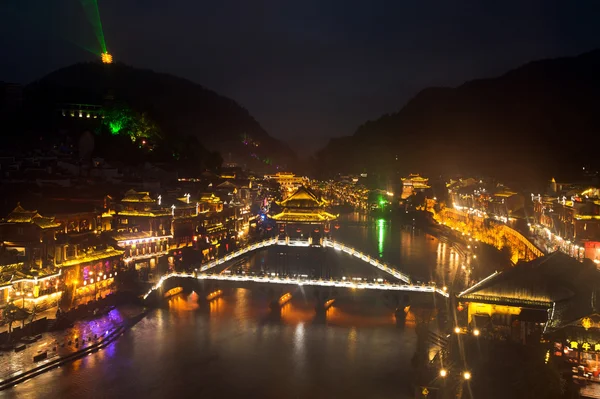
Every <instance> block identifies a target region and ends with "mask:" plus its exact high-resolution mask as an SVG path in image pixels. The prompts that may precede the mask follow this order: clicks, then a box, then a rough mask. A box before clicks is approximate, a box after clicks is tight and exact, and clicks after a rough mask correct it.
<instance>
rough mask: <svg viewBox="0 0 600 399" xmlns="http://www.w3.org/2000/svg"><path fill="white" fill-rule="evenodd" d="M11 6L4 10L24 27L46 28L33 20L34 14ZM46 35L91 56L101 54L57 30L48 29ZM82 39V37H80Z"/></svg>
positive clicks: (8, 5)
mask: <svg viewBox="0 0 600 399" xmlns="http://www.w3.org/2000/svg"><path fill="white" fill-rule="evenodd" d="M10 6H11V5H10V4H6V7H5V8H4V10H5V11H6V12H7V13H8V14H10V15H11V16H12V17H13V18H15V19H16V20H18V21H20V23H21V24H22V25H26V26H29V27H30V28H32V29H33V30H41V29H42V28H43V26H44V23H43V21H42V20H33V19H32V14H30V13H26V12H24V11H21V10H17V9H16V8H14V7H10ZM43 32H44V34H46V35H50V36H52V37H55V38H57V39H60V40H64V41H66V42H69V43H71V44H73V45H75V46H76V47H79V48H80V49H82V50H85V51H87V52H89V53H91V54H94V55H97V56H99V55H100V53H101V50H100V49H97V48H91V47H89V46H87V45H85V44H83V43H81V42H78V41H75V40H73V39H72V38H71V37H69V36H68V35H67V34H65V33H62V32H59V31H57V30H55V29H52V28H47V29H45V30H44V31H43ZM79 37H81V36H79Z"/></svg>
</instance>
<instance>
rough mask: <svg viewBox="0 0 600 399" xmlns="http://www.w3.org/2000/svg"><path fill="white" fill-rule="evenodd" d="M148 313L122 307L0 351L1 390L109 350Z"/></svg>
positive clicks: (130, 307)
mask: <svg viewBox="0 0 600 399" xmlns="http://www.w3.org/2000/svg"><path fill="white" fill-rule="evenodd" d="M146 314H147V310H146V309H145V308H143V307H141V306H138V305H121V306H119V307H115V308H113V309H111V310H110V311H109V312H108V313H106V314H104V315H102V316H100V317H96V318H93V319H87V320H86V319H84V320H79V321H76V322H74V323H73V325H72V327H69V328H67V329H63V330H59V331H50V332H47V333H45V334H43V335H42V334H39V335H37V336H33V337H32V338H33V339H35V341H34V342H29V343H27V344H26V343H23V342H21V343H17V344H16V346H15V348H14V349H13V350H12V351H10V352H0V370H1V371H0V390H4V389H8V388H10V387H13V386H15V385H17V384H19V383H22V382H24V381H27V380H29V379H31V378H33V377H35V376H38V375H40V374H42V373H45V372H46V371H49V370H52V369H54V368H57V367H60V366H62V365H64V364H67V363H70V362H73V361H75V360H77V359H81V358H82V357H84V356H88V355H91V354H92V353H95V352H97V351H100V350H102V349H104V348H106V347H107V346H108V345H110V344H111V343H112V342H114V341H115V340H116V339H117V338H118V337H120V336H121V335H122V334H123V333H125V331H127V330H128V329H129V328H131V327H132V326H134V325H135V324H136V323H138V322H139V321H140V320H141V319H143V318H144V316H145V315H146Z"/></svg>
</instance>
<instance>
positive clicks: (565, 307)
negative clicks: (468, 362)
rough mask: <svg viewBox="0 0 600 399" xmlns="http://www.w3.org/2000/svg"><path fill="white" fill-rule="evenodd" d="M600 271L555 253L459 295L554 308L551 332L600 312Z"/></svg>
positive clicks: (482, 299) (526, 306) (589, 264)
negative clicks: (599, 297)
mask: <svg viewBox="0 0 600 399" xmlns="http://www.w3.org/2000/svg"><path fill="white" fill-rule="evenodd" d="M599 295H600V271H598V269H596V266H595V265H594V264H593V263H591V262H584V263H582V262H579V261H577V260H576V259H574V258H572V257H570V256H568V255H566V254H564V253H562V252H558V251H557V252H554V253H552V254H550V255H547V256H543V257H540V258H537V259H535V260H533V261H531V262H523V263H519V264H517V265H516V266H515V267H513V268H512V269H509V270H507V271H504V272H501V273H498V272H496V273H494V274H492V275H491V276H489V277H487V278H485V279H484V280H482V281H480V282H479V283H477V284H475V285H474V286H472V287H471V288H469V289H467V290H466V291H464V292H462V293H460V294H459V296H458V297H459V298H460V299H463V300H475V301H481V302H487V303H498V304H507V305H514V306H521V307H524V308H546V309H553V310H552V311H551V314H550V319H549V321H548V326H547V329H548V330H549V331H552V330H556V329H559V328H562V327H564V326H566V325H569V324H570V323H573V322H576V321H577V320H579V319H581V318H582V317H585V316H588V315H590V314H594V313H599V312H600V303H599V299H597V298H598V296H599Z"/></svg>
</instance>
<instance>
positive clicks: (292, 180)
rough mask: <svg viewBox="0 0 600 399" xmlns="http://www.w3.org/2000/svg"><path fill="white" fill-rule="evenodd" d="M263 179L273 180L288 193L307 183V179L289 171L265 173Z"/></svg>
mask: <svg viewBox="0 0 600 399" xmlns="http://www.w3.org/2000/svg"><path fill="white" fill-rule="evenodd" d="M265 179H267V180H274V181H276V182H277V183H278V184H279V185H280V186H281V189H282V190H283V191H284V193H286V192H287V193H290V192H293V191H294V190H296V189H298V188H300V187H301V186H303V185H305V184H306V183H308V179H307V178H306V177H302V176H296V175H295V174H293V173H289V172H278V173H276V174H274V175H265Z"/></svg>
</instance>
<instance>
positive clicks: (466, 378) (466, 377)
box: [463, 371, 471, 381]
mask: <svg viewBox="0 0 600 399" xmlns="http://www.w3.org/2000/svg"><path fill="white" fill-rule="evenodd" d="M463 378H464V379H465V380H467V381H468V380H470V379H471V373H470V372H469V371H465V372H464V373H463Z"/></svg>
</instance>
